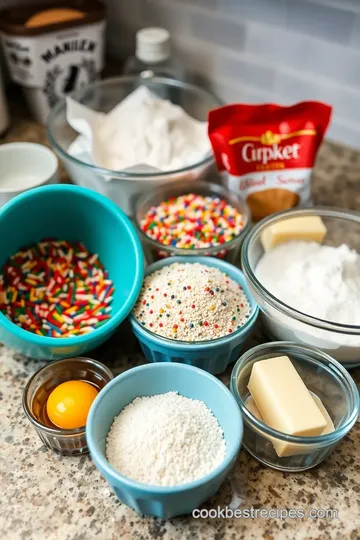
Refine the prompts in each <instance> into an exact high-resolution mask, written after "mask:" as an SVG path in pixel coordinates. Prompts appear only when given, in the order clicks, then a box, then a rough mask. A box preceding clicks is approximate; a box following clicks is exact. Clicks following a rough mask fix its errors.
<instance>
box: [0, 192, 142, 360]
mask: <svg viewBox="0 0 360 540" xmlns="http://www.w3.org/2000/svg"><path fill="white" fill-rule="evenodd" d="M0 238H1V242H0V273H1V269H2V268H3V266H4V264H5V262H6V261H7V260H8V258H9V257H10V256H11V255H13V254H14V253H16V252H17V251H18V250H19V249H21V248H23V247H24V246H29V245H31V244H34V243H37V242H40V241H41V240H43V239H44V238H56V239H58V240H67V241H70V242H76V241H80V242H82V243H83V244H84V245H85V247H86V248H87V249H88V250H89V251H90V252H92V253H97V254H98V255H99V257H100V260H101V261H102V263H103V265H104V267H105V268H106V270H108V272H109V277H110V279H111V280H112V281H113V284H114V293H113V301H112V310H111V314H110V318H109V319H108V320H107V321H106V323H105V324H103V325H102V326H99V327H98V328H95V329H94V330H93V331H91V332H89V333H87V334H84V335H80V336H71V337H50V336H43V335H38V334H36V333H33V332H31V331H27V330H25V329H23V328H21V327H19V326H17V325H16V324H15V323H14V322H12V321H11V320H9V319H8V318H7V317H6V316H5V315H4V314H3V313H2V312H1V311H0V342H3V343H4V344H5V345H7V346H8V347H10V348H13V349H15V350H17V351H18V352H19V353H22V354H24V355H26V356H30V357H32V358H36V359H41V360H54V359H60V358H66V357H71V356H83V355H84V354H85V353H87V352H88V351H89V350H91V349H94V348H95V347H98V346H99V345H101V344H102V343H103V342H104V341H106V340H107V339H108V338H109V337H110V336H111V335H112V334H113V333H114V332H115V330H116V329H117V327H118V326H119V325H120V323H121V322H122V321H123V320H124V319H125V318H126V317H127V315H128V314H129V312H130V311H131V309H132V308H133V306H134V304H135V302H136V300H137V297H138V295H139V292H140V290H141V284H142V280H143V275H144V258H143V253H142V248H141V244H140V240H139V238H138V236H137V233H136V231H135V229H134V227H133V225H132V224H131V222H130V220H129V219H128V218H127V217H126V215H125V214H124V212H123V211H122V210H120V208H119V207H118V206H116V204H115V203H113V202H112V201H110V200H109V199H107V198H106V197H104V196H103V195H100V194H98V193H95V192H94V191H91V190H90V189H86V188H82V187H78V186H71V185H52V186H45V187H40V188H36V189H32V190H30V191H27V192H25V193H23V194H21V195H18V196H17V197H15V198H14V199H12V200H11V201H10V202H8V203H7V204H5V205H4V206H3V207H2V208H1V209H0Z"/></svg>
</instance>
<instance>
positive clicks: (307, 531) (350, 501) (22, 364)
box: [0, 100, 360, 540]
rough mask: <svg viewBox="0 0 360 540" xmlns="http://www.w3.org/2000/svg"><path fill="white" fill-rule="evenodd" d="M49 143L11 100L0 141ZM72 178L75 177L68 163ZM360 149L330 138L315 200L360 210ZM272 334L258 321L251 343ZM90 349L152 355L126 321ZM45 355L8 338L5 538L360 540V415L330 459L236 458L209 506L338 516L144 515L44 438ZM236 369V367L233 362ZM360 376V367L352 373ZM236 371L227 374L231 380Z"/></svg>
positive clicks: (1, 496) (0, 398)
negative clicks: (34, 392) (28, 354)
mask: <svg viewBox="0 0 360 540" xmlns="http://www.w3.org/2000/svg"><path fill="white" fill-rule="evenodd" d="M21 140H23V141H33V142H41V143H44V144H47V141H46V133H45V128H44V127H42V126H39V125H37V124H36V123H35V122H33V121H32V120H31V119H30V118H29V117H28V115H27V113H26V112H25V110H24V108H23V106H22V105H21V101H18V100H15V101H14V102H13V103H12V126H11V129H10V130H9V131H8V133H7V134H6V136H5V137H3V138H1V139H0V143H5V142H11V141H21ZM61 177H62V180H63V181H66V180H67V177H66V174H65V172H64V171H62V172H61ZM359 183H360V152H357V151H354V150H351V149H349V148H344V147H341V146H340V145H337V144H333V143H325V144H324V145H323V146H322V148H321V151H320V155H319V157H318V161H317V166H316V170H315V174H314V182H313V195H314V201H315V203H316V204H326V205H336V206H341V207H344V208H352V209H355V210H360V189H359ZM262 341H263V337H262V334H261V328H260V327H258V329H257V332H256V333H255V335H254V336H253V338H252V339H251V340H250V341H249V342H248V343H247V345H246V346H247V348H249V347H251V346H253V345H254V344H256V343H260V342H262ZM91 356H93V357H94V358H97V359H99V360H101V361H102V362H104V363H106V364H107V365H108V366H110V367H111V368H112V369H113V371H114V373H115V374H118V373H121V372H122V371H125V370H126V369H129V368H131V367H133V366H136V365H139V364H141V363H143V361H144V360H143V356H142V354H141V352H140V350H139V347H138V345H137V343H136V340H135V339H134V337H133V336H132V334H131V332H130V330H129V328H128V326H127V324H126V323H125V324H123V325H122V326H121V327H120V329H119V331H118V333H117V334H116V335H115V336H114V337H113V338H112V339H111V340H110V341H109V342H107V343H106V344H105V345H104V346H102V347H101V348H100V349H98V350H96V351H94V352H93V353H92V354H91ZM41 365H42V364H41V362H38V361H34V360H30V359H27V358H24V357H22V356H20V355H18V354H16V353H14V352H13V351H11V350H9V349H7V348H6V347H5V346H1V345H0V402H1V415H0V486H1V490H0V538H1V539H7V540H12V539H22V540H25V539H35V538H36V539H47V540H51V539H55V538H56V539H61V540H70V539H71V540H82V539H84V540H91V539H92V538H101V539H102V540H110V539H119V538H121V539H122V540H126V539H138V540H145V539H148V538H149V539H150V538H153V539H160V538H162V539H164V540H168V539H181V540H186V539H187V540H201V539H203V540H210V539H213V540H220V539H222V538H226V539H234V540H235V539H236V540H240V539H241V538H246V539H247V540H250V539H258V538H264V539H266V540H275V539H276V540H282V539H289V540H290V539H293V538H297V539H312V538H318V539H324V540H328V539H339V540H340V539H343V538H348V539H354V540H355V538H359V530H360V518H359V516H360V512H359V511H360V472H359V470H360V423H359V422H358V423H356V424H355V426H354V428H353V430H352V431H351V433H350V434H349V435H348V436H347V437H346V439H345V440H344V441H342V443H341V444H340V445H339V446H338V447H337V448H336V450H335V451H334V452H333V454H332V455H331V456H330V457H329V458H328V459H327V461H326V462H324V463H322V464H321V465H320V466H318V467H316V468H315V469H313V470H310V471H307V472H304V473H298V474H284V473H281V472H277V471H273V470H270V469H267V468H265V467H263V466H262V465H260V464H259V463H258V462H257V461H255V460H254V459H253V458H252V457H251V456H250V455H248V454H247V452H246V451H245V450H241V452H240V455H239V457H238V461H237V465H236V468H235V470H234V471H233V473H232V474H231V476H230V477H229V478H228V480H227V481H226V482H225V484H224V485H223V486H222V488H221V490H220V492H219V493H218V494H217V495H216V496H214V497H213V498H212V499H211V500H210V501H208V502H207V503H206V504H205V505H204V508H207V509H210V508H217V507H218V506H221V507H224V505H228V504H229V503H230V501H231V500H233V502H234V499H235V498H236V497H240V498H241V499H243V501H244V502H243V503H242V508H250V507H254V508H266V509H270V508H276V509H281V508H288V509H290V508H294V509H304V511H305V512H306V511H307V510H309V509H310V508H316V509H325V510H327V509H329V508H331V509H335V510H337V511H338V519H332V520H325V519H317V520H312V519H306V518H305V519H301V520H299V519H290V518H288V519H286V520H283V521H281V520H280V519H261V518H258V519H197V520H196V519H193V518H192V517H190V516H185V517H179V518H175V519H172V520H169V521H162V520H156V519H152V518H143V517H140V516H138V515H137V514H136V513H135V512H134V511H133V510H132V509H130V508H128V507H126V506H124V505H123V504H121V503H119V501H117V500H116V498H115V496H114V495H113V494H112V492H111V491H110V489H109V487H108V485H107V483H106V481H105V480H104V479H103V478H102V477H101V476H100V474H99V472H98V471H97V469H96V468H95V466H94V465H93V463H92V462H91V460H90V458H89V457H88V456H83V457H78V458H77V457H74V458H69V457H60V456H58V455H55V454H53V453H51V452H50V451H49V450H48V449H47V448H46V447H45V446H44V445H43V444H42V443H41V441H40V439H39V438H38V436H37V434H36V432H35V431H34V429H33V428H32V426H31V425H30V423H29V422H28V420H27V419H26V418H25V415H24V413H23V410H22V403H21V398H22V391H23V388H24V386H25V383H26V381H27V379H28V378H29V376H30V375H32V374H33V373H34V372H35V371H36V370H37V369H39V367H40V366H41ZM229 371H231V370H229ZM353 376H354V378H355V380H357V383H358V386H359V382H360V369H358V370H355V371H353ZM228 378H229V372H227V373H226V374H225V375H224V377H223V379H224V381H225V382H226V381H227V380H228Z"/></svg>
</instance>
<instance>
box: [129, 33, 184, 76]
mask: <svg viewBox="0 0 360 540" xmlns="http://www.w3.org/2000/svg"><path fill="white" fill-rule="evenodd" d="M124 72H125V74H126V75H139V76H140V77H142V78H144V79H147V78H151V77H168V78H172V79H183V70H182V69H181V66H180V65H178V62H177V61H176V59H174V58H173V56H172V54H171V43H170V33H169V32H168V30H165V28H143V29H142V30H139V31H138V32H137V33H136V50H135V56H134V57H131V58H129V60H128V61H127V63H126V65H125V68H124Z"/></svg>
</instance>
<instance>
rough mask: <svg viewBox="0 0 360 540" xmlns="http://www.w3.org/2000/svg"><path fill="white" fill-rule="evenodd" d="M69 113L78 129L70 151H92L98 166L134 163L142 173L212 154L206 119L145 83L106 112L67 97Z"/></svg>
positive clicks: (121, 167)
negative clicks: (156, 93) (190, 112)
mask: <svg viewBox="0 0 360 540" xmlns="http://www.w3.org/2000/svg"><path fill="white" fill-rule="evenodd" d="M66 114H67V121H68V122H69V124H70V125H71V127H72V128H73V129H74V130H75V131H77V132H78V133H80V137H77V139H75V141H74V142H73V143H72V144H71V145H70V147H69V150H68V152H69V154H71V155H74V156H77V155H79V154H81V155H82V154H83V153H84V151H85V152H88V153H89V154H90V158H91V161H92V162H93V163H94V164H95V165H98V166H100V167H103V168H105V169H109V170H112V171H120V170H128V169H130V168H132V167H137V168H138V170H139V171H140V170H141V172H149V171H150V172H151V171H153V170H154V169H155V171H156V170H160V171H174V170H176V169H181V168H183V167H186V166H189V165H195V164H196V163H198V162H200V161H202V160H203V159H205V158H206V157H207V156H208V155H211V146H210V141H209V137H208V134H207V122H200V121H198V120H196V119H195V118H192V117H191V116H189V115H188V114H187V113H186V112H185V111H184V109H183V108H182V107H180V106H179V105H175V104H173V103H171V102H170V101H168V100H166V99H162V98H160V97H158V96H157V95H155V94H154V93H153V92H151V91H150V90H149V89H148V88H147V87H146V86H139V87H138V88H137V89H136V90H134V91H133V92H132V93H131V94H129V95H128V96H127V97H126V98H125V99H123V100H122V101H120V103H119V104H118V105H117V106H116V107H114V108H113V109H112V110H111V111H110V112H109V113H107V114H104V113H98V112H96V111H93V110H92V109H89V108H88V107H86V106H84V105H83V104H81V103H78V102H76V101H75V100H73V99H72V98H70V97H68V98H67V100H66ZM139 167H140V169H139Z"/></svg>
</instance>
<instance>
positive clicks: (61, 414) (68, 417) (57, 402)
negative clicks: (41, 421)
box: [46, 381, 98, 429]
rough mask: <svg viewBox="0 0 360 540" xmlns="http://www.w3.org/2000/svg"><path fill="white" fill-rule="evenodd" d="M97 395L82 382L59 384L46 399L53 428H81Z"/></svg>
mask: <svg viewBox="0 0 360 540" xmlns="http://www.w3.org/2000/svg"><path fill="white" fill-rule="evenodd" d="M97 394H98V391H97V390H96V388H94V386H92V385H91V384H89V383H87V382H84V381H67V382H64V383H62V384H59V386H57V387H56V388H54V390H53V391H52V392H51V394H50V395H49V397H48V400H47V403H46V410H47V414H48V417H49V419H50V420H51V422H52V423H53V424H54V425H55V426H57V427H59V428H62V429H75V428H79V427H83V426H85V424H86V419H87V415H88V413H89V410H90V407H91V404H92V402H93V401H94V399H95V398H96V396H97Z"/></svg>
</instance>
